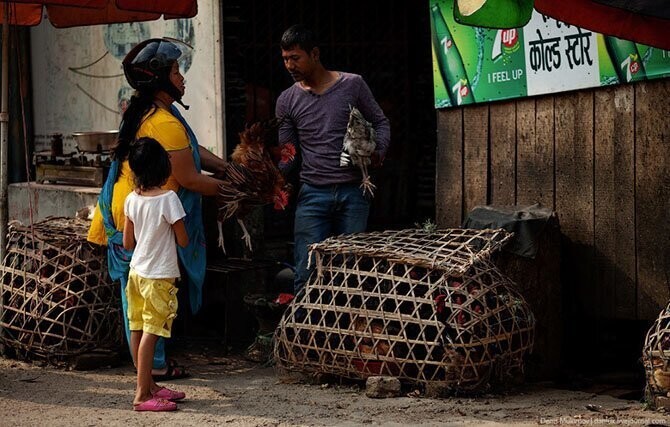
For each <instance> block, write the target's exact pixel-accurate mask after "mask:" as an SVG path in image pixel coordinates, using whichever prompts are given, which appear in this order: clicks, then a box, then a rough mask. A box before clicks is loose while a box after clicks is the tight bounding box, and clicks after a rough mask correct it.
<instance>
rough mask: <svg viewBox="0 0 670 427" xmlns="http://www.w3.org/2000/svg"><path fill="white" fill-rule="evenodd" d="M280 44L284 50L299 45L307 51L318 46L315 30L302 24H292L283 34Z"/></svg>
mask: <svg viewBox="0 0 670 427" xmlns="http://www.w3.org/2000/svg"><path fill="white" fill-rule="evenodd" d="M279 46H280V47H281V48H282V50H290V49H293V48H295V47H299V48H301V49H302V50H304V51H305V52H307V53H310V52H311V51H312V49H314V48H315V47H317V46H318V42H317V41H316V36H315V35H314V31H312V30H310V29H309V28H307V27H305V26H304V25H302V24H295V25H291V26H290V27H289V28H288V29H287V30H286V31H284V34H283V35H282V36H281V42H280V43H279Z"/></svg>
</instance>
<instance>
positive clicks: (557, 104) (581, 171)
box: [436, 80, 670, 321]
mask: <svg viewBox="0 0 670 427" xmlns="http://www.w3.org/2000/svg"><path fill="white" fill-rule="evenodd" d="M437 124H438V147H437V183H436V217H437V219H436V220H437V223H438V225H439V226H442V227H454V226H459V225H460V224H461V222H462V221H463V219H464V218H465V216H466V215H467V213H468V212H469V211H470V210H471V209H472V208H473V207H475V206H476V205H481V204H504V205H509V204H518V205H527V204H532V203H536V202H539V203H541V204H542V205H543V206H549V207H552V208H553V209H554V210H555V211H556V212H557V214H558V217H559V221H560V226H561V231H562V236H563V243H562V250H561V254H562V255H561V257H562V259H561V262H562V276H563V277H562V283H563V288H564V292H568V293H569V294H570V295H568V298H569V299H573V300H574V304H575V308H576V309H577V312H578V313H587V315H588V316H589V317H590V316H591V315H592V316H593V317H594V318H596V319H624V320H643V321H648V320H651V319H654V318H655V317H656V316H657V315H658V313H659V311H660V310H661V308H662V307H664V306H665V305H666V304H667V302H668V299H669V298H670V80H656V81H649V82H641V83H637V84H634V85H622V86H615V87H610V88H604V89H594V90H584V91H577V92H569V93H562V94H556V95H554V96H545V97H535V98H525V99H519V100H513V101H509V102H502V103H491V104H485V105H477V106H470V107H464V108H460V109H446V110H439V111H438V112H437Z"/></svg>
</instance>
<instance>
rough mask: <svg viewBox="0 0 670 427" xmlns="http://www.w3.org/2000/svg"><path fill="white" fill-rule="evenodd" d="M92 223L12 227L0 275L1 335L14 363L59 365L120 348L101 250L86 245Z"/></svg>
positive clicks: (113, 294)
mask: <svg viewBox="0 0 670 427" xmlns="http://www.w3.org/2000/svg"><path fill="white" fill-rule="evenodd" d="M88 225H89V222H86V221H83V220H79V219H73V218H48V219H46V220H44V221H42V222H39V223H36V224H34V225H33V227H32V229H31V227H29V226H22V225H20V224H13V225H10V228H9V236H8V245H7V254H6V256H5V259H4V262H3V265H2V266H1V267H0V271H1V272H2V279H1V281H0V285H1V289H0V327H1V328H2V331H1V333H0V337H1V341H2V343H3V344H4V345H5V346H6V347H7V348H9V349H12V350H13V351H14V352H15V353H16V356H17V357H20V358H27V359H32V358H36V359H46V360H47V361H49V362H51V363H54V364H59V363H62V362H66V361H67V359H68V358H69V357H71V356H76V355H79V354H82V353H85V352H88V351H91V350H98V349H117V348H118V347H119V346H120V345H121V342H122V331H121V327H122V325H121V313H120V307H121V304H120V299H119V295H118V286H117V285H115V284H113V283H112V282H111V281H110V279H109V275H108V274H107V262H106V259H105V249H104V248H103V247H101V246H98V245H94V244H91V243H89V242H87V241H86V233H87V231H88Z"/></svg>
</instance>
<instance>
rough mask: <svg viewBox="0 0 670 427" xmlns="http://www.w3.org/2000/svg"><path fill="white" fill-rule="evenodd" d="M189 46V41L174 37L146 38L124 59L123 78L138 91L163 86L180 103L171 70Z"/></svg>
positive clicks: (159, 88)
mask: <svg viewBox="0 0 670 427" xmlns="http://www.w3.org/2000/svg"><path fill="white" fill-rule="evenodd" d="M191 50H192V48H191V47H190V46H189V45H187V44H186V43H183V42H181V41H179V40H176V39H170V38H162V39H148V40H145V41H143V42H141V43H139V44H138V45H137V46H135V47H134V48H133V49H132V50H131V51H130V52H128V54H127V55H126V57H125V58H124V59H123V72H124V73H125V75H126V80H128V84H130V86H131V87H133V89H136V90H139V91H156V90H163V91H165V92H167V93H168V94H170V96H172V97H173V98H174V99H175V101H177V102H179V103H180V104H181V93H180V92H179V89H177V88H176V87H175V86H174V85H173V84H172V83H171V82H170V71H171V70H172V65H173V64H174V63H175V62H176V63H179V61H180V59H182V58H185V57H187V56H188V55H189V54H190V53H191ZM182 105H184V104H182ZM186 108H188V107H186Z"/></svg>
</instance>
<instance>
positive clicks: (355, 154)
mask: <svg viewBox="0 0 670 427" xmlns="http://www.w3.org/2000/svg"><path fill="white" fill-rule="evenodd" d="M349 108H350V109H351V112H350V113H349V123H348V124H347V132H346V134H345V135H344V142H343V144H342V154H341V155H340V166H349V165H353V166H357V167H358V168H360V170H361V174H362V175H363V182H362V183H361V188H362V189H363V194H370V196H371V197H372V196H374V190H375V189H376V188H377V187H376V186H375V185H374V184H373V183H372V181H371V180H370V175H368V165H370V163H371V160H370V156H372V153H374V151H375V148H376V147H377V143H376V141H375V130H374V128H373V127H372V123H370V122H368V121H367V120H365V117H363V114H362V113H361V112H360V110H359V109H358V108H356V107H352V106H351V105H350V106H349Z"/></svg>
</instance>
